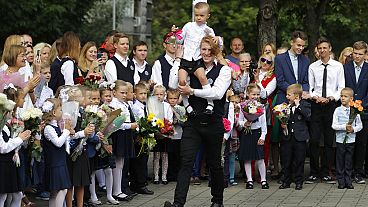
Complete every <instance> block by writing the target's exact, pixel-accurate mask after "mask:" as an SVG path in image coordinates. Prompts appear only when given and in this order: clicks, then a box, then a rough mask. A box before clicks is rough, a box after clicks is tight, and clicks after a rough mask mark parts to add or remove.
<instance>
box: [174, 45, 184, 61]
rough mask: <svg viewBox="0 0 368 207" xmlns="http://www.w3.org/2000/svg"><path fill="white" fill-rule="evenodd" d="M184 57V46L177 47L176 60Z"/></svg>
mask: <svg viewBox="0 0 368 207" xmlns="http://www.w3.org/2000/svg"><path fill="white" fill-rule="evenodd" d="M183 55H184V47H183V45H176V51H175V59H176V58H182V57H183Z"/></svg>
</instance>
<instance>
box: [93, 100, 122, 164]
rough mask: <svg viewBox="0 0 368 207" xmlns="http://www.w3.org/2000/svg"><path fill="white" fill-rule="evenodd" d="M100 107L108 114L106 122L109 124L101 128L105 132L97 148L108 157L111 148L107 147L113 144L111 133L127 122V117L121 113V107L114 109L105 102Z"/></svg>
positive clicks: (102, 155) (103, 155)
mask: <svg viewBox="0 0 368 207" xmlns="http://www.w3.org/2000/svg"><path fill="white" fill-rule="evenodd" d="M100 109H102V110H103V111H104V112H105V113H106V114H108V116H107V117H108V120H107V122H106V123H107V124H106V125H105V126H104V127H103V128H101V130H100V132H102V133H103V135H104V138H103V140H102V141H101V142H100V143H99V144H97V145H96V150H100V155H99V156H100V157H106V156H108V155H109V154H111V152H110V150H107V148H108V147H111V144H112V143H111V139H110V135H111V134H112V133H114V132H116V131H117V130H119V129H120V127H121V125H123V123H124V122H125V120H126V117H125V115H122V114H121V109H117V110H115V111H113V109H112V108H110V107H109V106H108V105H105V104H103V105H101V106H100Z"/></svg>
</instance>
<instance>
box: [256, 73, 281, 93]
mask: <svg viewBox="0 0 368 207" xmlns="http://www.w3.org/2000/svg"><path fill="white" fill-rule="evenodd" d="M266 74H267V72H263V71H260V72H259V80H261V81H260V82H259V83H258V84H257V85H258V86H259V87H260V88H261V93H260V96H261V98H263V99H266V98H267V97H268V96H269V95H270V94H272V93H273V92H274V91H275V90H276V86H277V81H276V77H274V78H273V79H272V80H271V81H270V82H269V83H268V84H267V86H266V87H263V86H262V83H261V82H262V80H263V79H264V78H265V76H266Z"/></svg>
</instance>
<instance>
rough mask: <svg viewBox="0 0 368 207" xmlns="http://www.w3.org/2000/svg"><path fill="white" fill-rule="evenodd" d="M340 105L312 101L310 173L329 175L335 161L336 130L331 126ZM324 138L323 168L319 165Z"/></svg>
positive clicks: (322, 175) (313, 174)
mask: <svg viewBox="0 0 368 207" xmlns="http://www.w3.org/2000/svg"><path fill="white" fill-rule="evenodd" d="M337 106H338V103H337V102H329V103H328V104H325V105H321V104H316V103H314V102H312V115H311V122H310V133H311V134H310V135H311V137H310V140H309V150H310V175H312V176H316V177H319V176H321V177H324V176H328V175H329V169H331V168H332V166H333V163H334V157H335V155H334V149H333V143H334V140H335V131H334V130H333V129H332V128H331V125H332V117H333V113H334V111H335V109H336V107H337ZM322 135H323V139H324V154H323V156H322V157H321V168H320V167H319V158H320V141H321V136H322Z"/></svg>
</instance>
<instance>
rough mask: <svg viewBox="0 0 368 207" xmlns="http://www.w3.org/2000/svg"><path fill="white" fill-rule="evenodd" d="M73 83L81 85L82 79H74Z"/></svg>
mask: <svg viewBox="0 0 368 207" xmlns="http://www.w3.org/2000/svg"><path fill="white" fill-rule="evenodd" d="M74 83H75V84H80V85H83V83H84V80H83V77H81V76H79V77H76V78H75V79H74Z"/></svg>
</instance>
